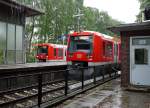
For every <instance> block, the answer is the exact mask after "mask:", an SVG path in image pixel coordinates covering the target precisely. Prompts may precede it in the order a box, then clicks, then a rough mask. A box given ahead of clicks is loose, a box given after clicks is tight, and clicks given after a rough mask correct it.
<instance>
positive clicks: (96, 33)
mask: <svg viewBox="0 0 150 108" xmlns="http://www.w3.org/2000/svg"><path fill="white" fill-rule="evenodd" d="M93 34H95V35H97V36H100V37H102V38H103V39H104V40H113V37H112V36H108V35H106V34H103V33H99V32H95V31H81V32H74V33H72V34H70V35H74V36H78V35H93Z"/></svg>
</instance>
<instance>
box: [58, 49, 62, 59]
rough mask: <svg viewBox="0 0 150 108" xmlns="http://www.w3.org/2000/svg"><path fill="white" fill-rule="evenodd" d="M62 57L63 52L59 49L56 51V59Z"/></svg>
mask: <svg viewBox="0 0 150 108" xmlns="http://www.w3.org/2000/svg"><path fill="white" fill-rule="evenodd" d="M62 56H63V50H62V49H61V48H59V49H58V57H62Z"/></svg>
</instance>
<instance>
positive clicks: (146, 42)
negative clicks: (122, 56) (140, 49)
mask: <svg viewBox="0 0 150 108" xmlns="http://www.w3.org/2000/svg"><path fill="white" fill-rule="evenodd" d="M132 45H150V38H136V39H133V40H132Z"/></svg>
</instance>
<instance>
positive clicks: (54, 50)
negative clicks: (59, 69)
mask: <svg viewBox="0 0 150 108" xmlns="http://www.w3.org/2000/svg"><path fill="white" fill-rule="evenodd" d="M54 56H56V48H54Z"/></svg>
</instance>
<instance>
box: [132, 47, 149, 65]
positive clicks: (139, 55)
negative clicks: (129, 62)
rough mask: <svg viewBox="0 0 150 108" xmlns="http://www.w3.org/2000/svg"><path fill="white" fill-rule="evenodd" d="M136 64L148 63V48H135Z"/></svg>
mask: <svg viewBox="0 0 150 108" xmlns="http://www.w3.org/2000/svg"><path fill="white" fill-rule="evenodd" d="M135 64H148V50H147V49H144V48H143V49H135Z"/></svg>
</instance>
